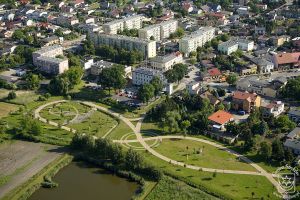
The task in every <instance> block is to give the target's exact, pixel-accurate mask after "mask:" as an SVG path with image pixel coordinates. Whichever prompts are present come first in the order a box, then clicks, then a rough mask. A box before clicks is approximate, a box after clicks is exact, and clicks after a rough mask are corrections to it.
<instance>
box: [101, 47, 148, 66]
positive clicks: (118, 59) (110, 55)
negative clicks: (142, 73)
mask: <svg viewBox="0 0 300 200" xmlns="http://www.w3.org/2000/svg"><path fill="white" fill-rule="evenodd" d="M96 55H98V56H101V57H103V58H105V59H109V60H111V61H113V62H115V63H120V64H127V65H132V64H136V63H140V62H141V61H142V60H143V54H142V53H141V52H140V51H136V50H133V51H127V50H125V49H120V48H114V47H112V46H108V45H101V46H99V47H98V48H96Z"/></svg>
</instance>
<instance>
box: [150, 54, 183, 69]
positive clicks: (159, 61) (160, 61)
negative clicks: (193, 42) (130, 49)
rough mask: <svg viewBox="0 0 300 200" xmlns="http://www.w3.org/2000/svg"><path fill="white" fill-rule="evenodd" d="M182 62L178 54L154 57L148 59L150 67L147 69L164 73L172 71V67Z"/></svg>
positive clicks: (180, 55)
mask: <svg viewBox="0 0 300 200" xmlns="http://www.w3.org/2000/svg"><path fill="white" fill-rule="evenodd" d="M182 62H183V58H182V54H181V53H180V52H176V53H172V54H169V55H166V56H156V57H154V58H152V59H150V61H149V63H150V66H147V67H148V68H152V69H155V70H159V71H162V72H165V71H168V70H169V69H172V67H173V65H175V64H178V63H182Z"/></svg>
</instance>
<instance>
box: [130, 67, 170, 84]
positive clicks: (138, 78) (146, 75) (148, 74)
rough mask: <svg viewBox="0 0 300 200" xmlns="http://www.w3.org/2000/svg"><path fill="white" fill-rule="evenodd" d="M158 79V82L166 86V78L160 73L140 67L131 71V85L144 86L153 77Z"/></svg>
mask: <svg viewBox="0 0 300 200" xmlns="http://www.w3.org/2000/svg"><path fill="white" fill-rule="evenodd" d="M155 76H157V77H159V78H160V80H161V81H162V82H163V83H165V84H166V78H165V77H164V74H163V73H162V72H161V71H158V70H154V69H149V68H144V67H140V68H137V69H135V70H133V71H132V84H134V85H144V84H146V83H150V82H151V80H152V79H153V78H154V77H155Z"/></svg>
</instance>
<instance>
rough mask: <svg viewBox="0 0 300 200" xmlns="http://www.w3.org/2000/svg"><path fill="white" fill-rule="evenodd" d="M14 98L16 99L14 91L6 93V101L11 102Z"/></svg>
mask: <svg viewBox="0 0 300 200" xmlns="http://www.w3.org/2000/svg"><path fill="white" fill-rule="evenodd" d="M15 98H17V94H16V93H15V92H14V91H11V92H9V93H8V96H7V99H8V100H12V99H15Z"/></svg>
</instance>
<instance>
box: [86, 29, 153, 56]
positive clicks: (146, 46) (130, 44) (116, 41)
mask: <svg viewBox="0 0 300 200" xmlns="http://www.w3.org/2000/svg"><path fill="white" fill-rule="evenodd" d="M90 36H91V39H92V40H93V41H94V44H95V46H99V45H108V46H111V47H118V48H122V49H126V50H129V51H132V50H136V51H139V52H141V53H142V54H143V56H144V57H147V58H153V57H155V56H156V42H155V41H151V40H144V39H140V38H135V37H128V36H124V35H106V34H96V33H91V34H90Z"/></svg>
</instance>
